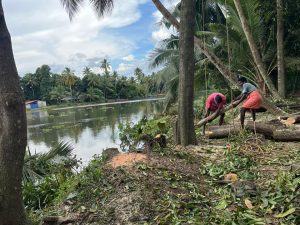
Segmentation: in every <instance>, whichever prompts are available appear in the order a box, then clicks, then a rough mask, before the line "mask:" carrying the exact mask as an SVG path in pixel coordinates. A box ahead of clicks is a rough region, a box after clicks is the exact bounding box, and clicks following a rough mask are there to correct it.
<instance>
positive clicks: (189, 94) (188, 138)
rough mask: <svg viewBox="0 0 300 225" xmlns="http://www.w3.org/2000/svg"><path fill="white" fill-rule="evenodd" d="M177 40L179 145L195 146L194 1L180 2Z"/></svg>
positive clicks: (184, 0)
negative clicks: (179, 24)
mask: <svg viewBox="0 0 300 225" xmlns="http://www.w3.org/2000/svg"><path fill="white" fill-rule="evenodd" d="M180 21H181V26H180V38H179V55H180V57H179V58H180V59H179V70H180V75H179V110H178V111H179V130H180V131H179V132H180V142H181V145H183V146H187V145H189V144H196V134H195V128H194V109H193V102H194V71H195V61H194V33H195V1H194V0H182V1H181V11H180Z"/></svg>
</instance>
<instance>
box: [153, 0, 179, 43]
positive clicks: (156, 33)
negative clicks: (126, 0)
mask: <svg viewBox="0 0 300 225" xmlns="http://www.w3.org/2000/svg"><path fill="white" fill-rule="evenodd" d="M178 2H180V1H179V0H173V1H170V0H165V1H162V3H163V4H164V6H165V7H166V8H167V9H168V10H170V11H171V10H172V9H173V8H174V7H175V6H176V5H177V4H178ZM152 16H153V18H154V21H155V22H156V26H154V29H153V31H152V40H153V42H154V44H155V46H157V45H159V42H160V41H162V40H164V39H166V38H169V37H170V36H171V34H175V33H176V32H177V31H176V30H175V29H173V28H171V29H168V28H166V27H165V26H164V25H163V24H161V23H160V22H161V19H162V17H163V16H162V14H161V13H160V12H159V11H158V10H156V11H155V12H154V13H153V14H152Z"/></svg>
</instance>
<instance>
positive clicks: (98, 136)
mask: <svg viewBox="0 0 300 225" xmlns="http://www.w3.org/2000/svg"><path fill="white" fill-rule="evenodd" d="M162 109H163V101H162V100H161V99H160V100H157V99H156V100H153V99H152V100H143V101H127V102H117V103H108V104H99V105H89V106H79V107H66V108H62V109H52V110H38V111H35V110H32V111H29V112H27V123H28V147H29V149H30V151H31V152H32V153H33V152H46V151H48V150H49V149H50V148H51V147H52V146H55V145H56V144H57V143H59V142H60V141H66V142H69V143H70V144H72V146H73V147H74V148H75V151H74V154H76V156H77V158H81V159H82V161H83V163H84V164H86V163H87V162H88V161H89V160H90V159H91V158H92V157H93V155H95V154H101V152H102V151H103V149H106V148H109V147H119V144H120V139H119V129H118V126H119V124H121V123H126V122H132V123H136V122H137V121H139V120H140V119H141V118H143V117H144V116H147V117H153V115H155V114H158V113H160V112H161V111H162Z"/></svg>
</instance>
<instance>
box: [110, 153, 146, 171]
mask: <svg viewBox="0 0 300 225" xmlns="http://www.w3.org/2000/svg"><path fill="white" fill-rule="evenodd" d="M146 159H147V155H145V154H142V153H120V154H118V155H116V156H114V157H113V158H112V159H111V161H110V162H109V164H110V165H111V166H112V167H113V168H117V167H119V166H131V165H133V164H135V163H136V162H144V161H145V160H146Z"/></svg>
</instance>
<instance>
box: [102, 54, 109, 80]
mask: <svg viewBox="0 0 300 225" xmlns="http://www.w3.org/2000/svg"><path fill="white" fill-rule="evenodd" d="M100 68H101V69H104V74H105V75H106V76H107V75H108V70H109V69H110V62H109V61H108V59H106V58H104V59H103V60H102V61H101V66H100Z"/></svg>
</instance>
